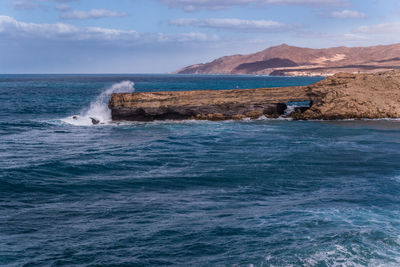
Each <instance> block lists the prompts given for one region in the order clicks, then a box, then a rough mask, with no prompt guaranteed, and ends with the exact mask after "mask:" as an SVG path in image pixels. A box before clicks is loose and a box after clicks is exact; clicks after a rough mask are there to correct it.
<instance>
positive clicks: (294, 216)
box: [0, 75, 400, 266]
mask: <svg viewBox="0 0 400 267" xmlns="http://www.w3.org/2000/svg"><path fill="white" fill-rule="evenodd" d="M319 79H320V78H284V77H256V76H254V77H252V76H247V77H246V76H174V75H78V76H77V75H28V76H26V75H3V76H0V104H1V106H0V111H1V112H0V265H2V266H7V265H9V266H21V265H24V264H25V265H27V266H49V265H50V266H71V265H81V266H87V265H97V266H106V265H129V266H149V265H150V266H153V265H162V266H165V265H174V266H176V265H177V266H188V265H189V266H215V265H217V266H221V265H222V266H232V265H233V266H249V265H254V266H379V265H380V266H398V265H399V264H400V206H399V205H400V166H399V162H400V152H399V151H400V121H395V120H394V121H385V120H381V121H336V122H322V121H314V122H305V121H298V122H296V121H287V120H266V119H264V120H256V121H249V120H244V121H235V122H233V121H228V122H208V121H200V122H199V121H186V122H153V123H121V124H113V123H107V121H105V122H104V124H102V125H97V126H90V125H87V126H85V123H84V122H85V121H82V125H83V126H79V125H73V124H70V122H71V120H70V117H71V116H72V115H80V116H81V117H83V118H84V117H85V116H86V115H87V114H89V113H94V114H96V112H97V111H99V112H100V113H102V112H105V111H104V109H102V108H101V107H104V105H103V106H102V105H101V103H100V102H101V101H105V99H106V98H104V97H99V95H101V94H102V92H105V91H108V92H109V91H110V89H111V88H112V89H113V90H114V89H115V90H133V87H132V84H131V83H121V82H122V81H132V82H134V83H135V85H134V88H135V90H136V91H158V90H167V89H168V90H192V89H229V88H256V87H263V86H287V85H302V84H310V83H313V82H315V81H317V80H319ZM103 95H104V94H103ZM91 103H92V104H91ZM99 116H100V115H99ZM101 116H103V117H102V118H106V115H104V114H101ZM104 116H105V117H104Z"/></svg>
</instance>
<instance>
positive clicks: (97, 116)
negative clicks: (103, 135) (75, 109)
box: [61, 81, 135, 126]
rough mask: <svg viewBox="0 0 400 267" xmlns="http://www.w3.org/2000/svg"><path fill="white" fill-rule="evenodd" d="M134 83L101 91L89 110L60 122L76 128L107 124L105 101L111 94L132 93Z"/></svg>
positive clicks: (122, 84)
mask: <svg viewBox="0 0 400 267" xmlns="http://www.w3.org/2000/svg"><path fill="white" fill-rule="evenodd" d="M134 85H135V84H134V83H133V82H131V81H123V82H119V83H116V84H113V85H112V86H111V87H110V88H108V89H107V90H105V91H103V92H102V93H101V94H100V95H99V96H97V97H96V99H95V100H94V101H92V102H91V103H90V106H89V108H86V109H84V110H82V111H81V113H80V115H74V116H71V117H67V118H64V119H62V120H61V121H63V122H65V123H69V124H73V125H77V126H88V125H94V124H108V123H109V122H110V121H111V110H110V109H109V108H108V105H107V101H108V98H109V96H110V95H111V94H112V93H132V92H134V91H135V88H134Z"/></svg>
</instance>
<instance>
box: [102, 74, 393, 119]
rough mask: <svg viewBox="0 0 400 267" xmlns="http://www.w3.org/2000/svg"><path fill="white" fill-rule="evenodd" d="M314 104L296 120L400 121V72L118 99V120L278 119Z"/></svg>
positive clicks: (114, 100)
mask: <svg viewBox="0 0 400 267" xmlns="http://www.w3.org/2000/svg"><path fill="white" fill-rule="evenodd" d="M302 101H309V102H310V107H308V108H298V109H295V110H294V112H292V113H291V114H288V115H287V116H288V117H290V118H293V119H295V120H337V119H363V118H366V119H376V118H400V71H398V70H393V71H387V72H380V73H375V74H349V73H338V74H335V75H333V76H330V77H328V78H326V79H324V80H322V81H320V82H317V83H315V84H312V85H309V86H296V87H281V88H258V89H246V90H220V91H218V90H201V91H179V92H152V93H150V92H149V93H118V94H112V95H111V97H110V101H109V108H110V109H111V114H112V119H113V120H114V121H121V120H126V121H153V120H186V119H197V120H232V119H233V120H240V119H243V118H251V119H256V118H259V117H261V116H266V117H269V118H276V117H279V116H282V115H283V114H284V112H285V109H286V105H287V103H290V102H302Z"/></svg>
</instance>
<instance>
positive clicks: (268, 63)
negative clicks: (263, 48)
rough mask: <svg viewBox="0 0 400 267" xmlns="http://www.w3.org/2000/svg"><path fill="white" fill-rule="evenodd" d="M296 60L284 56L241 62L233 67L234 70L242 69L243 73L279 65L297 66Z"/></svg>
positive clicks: (278, 66) (239, 70)
mask: <svg viewBox="0 0 400 267" xmlns="http://www.w3.org/2000/svg"><path fill="white" fill-rule="evenodd" d="M297 66H298V64H297V63H296V62H293V61H291V60H290V59H286V58H271V59H268V60H264V61H256V62H252V63H243V64H240V65H239V66H237V67H236V68H235V70H234V71H235V72H241V71H244V72H245V73H255V72H258V71H260V70H265V69H271V68H280V67H297Z"/></svg>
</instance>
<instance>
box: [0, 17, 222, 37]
mask: <svg viewBox="0 0 400 267" xmlns="http://www.w3.org/2000/svg"><path fill="white" fill-rule="evenodd" d="M1 35H3V36H8V37H13V38H18V39H24V38H30V39H39V40H61V41H72V42H77V41H113V42H116V43H115V44H118V41H120V42H119V43H123V44H129V43H130V42H129V41H136V42H138V43H139V42H140V43H146V42H148V43H153V42H209V41H217V40H219V37H218V36H217V35H215V34H214V35H207V34H204V33H198V32H189V33H178V34H163V33H139V32H137V31H135V30H118V29H109V28H101V27H78V26H74V25H71V24H65V23H54V24H38V23H27V22H21V21H17V20H16V19H14V18H12V17H9V16H0V36H1Z"/></svg>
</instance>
